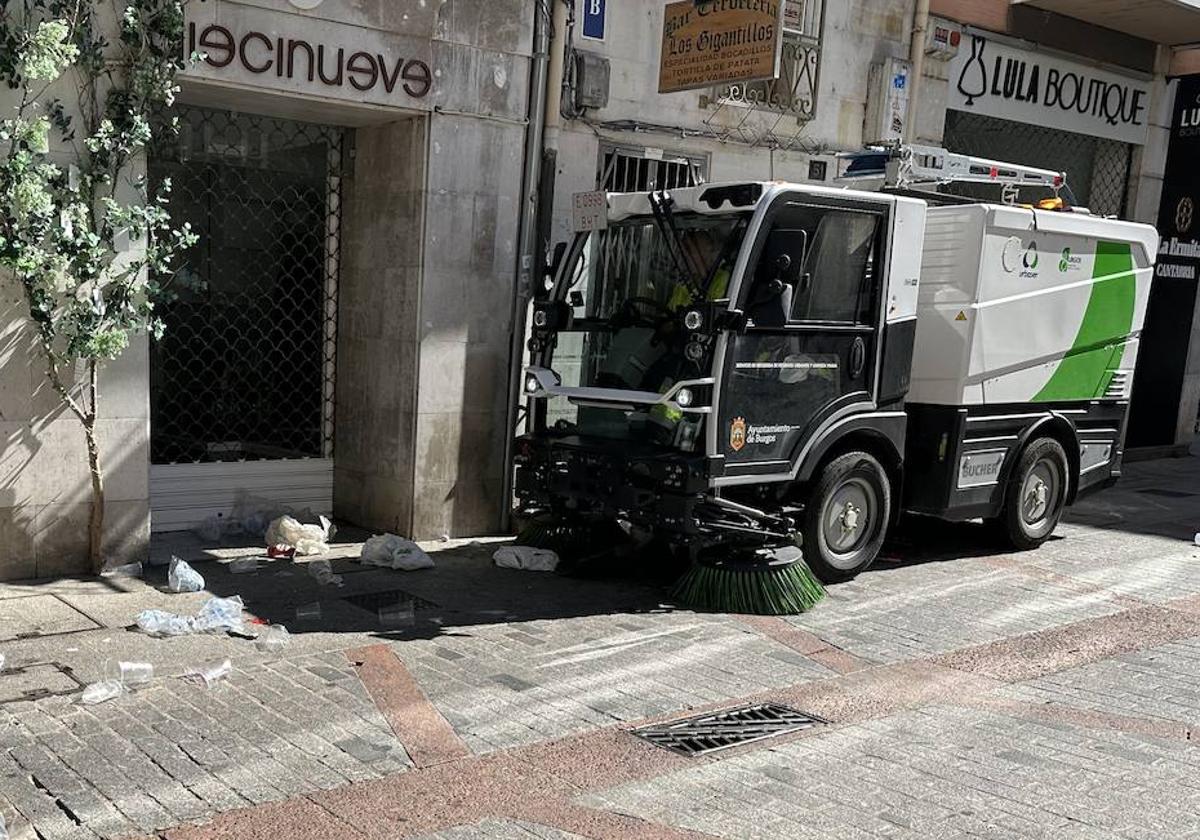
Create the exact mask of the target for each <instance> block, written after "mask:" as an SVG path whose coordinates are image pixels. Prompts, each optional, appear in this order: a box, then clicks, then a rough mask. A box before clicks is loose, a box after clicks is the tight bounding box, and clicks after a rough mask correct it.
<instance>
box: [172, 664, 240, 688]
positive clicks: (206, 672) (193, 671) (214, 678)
mask: <svg viewBox="0 0 1200 840" xmlns="http://www.w3.org/2000/svg"><path fill="white" fill-rule="evenodd" d="M231 673H233V663H232V662H231V661H229V660H228V659H222V660H220V661H219V662H209V663H207V664H205V665H201V666H200V667H199V668H190V669H188V671H187V672H186V673H185V674H184V675H183V676H184V679H192V680H196V681H198V682H203V683H204V686H205V688H212V687H213V684H214V683H218V682H220V681H221V680H223V679H225V678H226V677H228V676H229V675H230V674H231Z"/></svg>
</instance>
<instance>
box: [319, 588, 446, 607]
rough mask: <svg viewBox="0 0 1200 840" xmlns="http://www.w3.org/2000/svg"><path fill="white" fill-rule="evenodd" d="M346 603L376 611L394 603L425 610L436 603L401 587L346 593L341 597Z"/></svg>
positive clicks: (435, 605)
mask: <svg viewBox="0 0 1200 840" xmlns="http://www.w3.org/2000/svg"><path fill="white" fill-rule="evenodd" d="M342 600H343V601H345V602H346V603H347V604H353V605H354V606H356V607H358V608H359V609H364V610H366V611H367V612H372V613H373V612H378V610H379V608H380V607H390V606H394V605H396V604H412V606H413V609H416V610H427V609H431V608H436V607H437V604H435V603H433V602H432V601H426V600H425V599H424V598H418V597H417V596H416V595H413V594H411V593H408V592H405V591H404V590H403V589H389V590H387V591H385V592H363V593H362V594H361V595H347V596H346V597H345V598H342Z"/></svg>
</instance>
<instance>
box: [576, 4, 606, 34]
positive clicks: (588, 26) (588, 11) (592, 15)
mask: <svg viewBox="0 0 1200 840" xmlns="http://www.w3.org/2000/svg"><path fill="white" fill-rule="evenodd" d="M582 5H583V37H585V38H594V39H595V40H597V41H603V40H604V10H605V7H606V6H607V5H608V3H607V0H583V3H582Z"/></svg>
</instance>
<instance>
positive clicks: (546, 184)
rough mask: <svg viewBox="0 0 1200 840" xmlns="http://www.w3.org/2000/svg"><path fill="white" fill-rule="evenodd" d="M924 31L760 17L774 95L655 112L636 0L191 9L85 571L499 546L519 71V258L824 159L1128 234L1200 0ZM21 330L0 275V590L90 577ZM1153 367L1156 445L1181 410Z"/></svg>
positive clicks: (310, 3)
mask: <svg viewBox="0 0 1200 840" xmlns="http://www.w3.org/2000/svg"><path fill="white" fill-rule="evenodd" d="M764 2H768V4H770V0H764ZM923 5H924V4H922V3H920V2H917V0H836V1H835V0H785V2H784V3H783V7H782V9H780V13H781V16H782V20H783V25H784V36H783V48H782V55H781V59H780V64H779V77H778V78H777V79H775V80H773V81H765V82H749V83H734V84H719V85H712V86H708V87H703V88H699V89H690V90H684V91H680V92H673V93H661V94H660V93H659V81H660V60H661V57H662V49H663V35H664V24H665V18H666V15H667V14H668V10H667V8H666V7H667V3H666V2H664V0H636V1H635V0H570V2H565V0H552V1H548V2H547V3H545V4H542V3H533V2H528V0H491V2H487V3H482V2H477V0H441V1H440V2H437V3H434V2H425V0H396V1H395V2H370V3H368V2H363V0H192V2H190V3H189V4H188V6H187V15H188V20H187V27H186V32H185V41H186V43H185V44H184V45H182V48H183V49H184V50H185V51H186V52H189V53H190V52H193V51H194V52H196V53H198V54H200V55H202V59H201V60H200V61H199V62H198V63H197V64H195V65H194V66H192V67H191V68H190V69H189V70H188V71H187V72H186V73H185V74H184V76H183V78H182V79H181V85H182V92H181V95H180V97H179V104H178V107H176V108H175V109H174V110H173V111H172V113H171V114H169V115H164V118H166V117H168V116H177V117H179V119H180V124H181V130H180V132H179V134H178V136H176V137H173V138H170V139H166V140H163V141H161V142H158V143H156V144H155V145H154V146H153V148H152V149H151V150H150V152H149V154H148V156H147V160H146V161H145V169H146V173H147V175H148V176H149V178H150V179H151V180H152V181H161V180H163V179H166V178H170V179H171V182H172V184H173V185H174V191H173V198H172V210H173V212H174V213H175V215H176V217H177V218H178V219H180V220H186V221H188V222H190V223H191V224H192V226H193V228H194V229H195V230H196V231H197V232H198V233H199V234H200V244H199V245H197V246H196V248H195V249H193V251H192V252H190V253H189V254H188V255H187V258H186V260H185V262H186V265H187V268H186V271H187V273H188V275H189V276H190V279H193V280H198V281H201V282H200V283H199V284H195V285H191V286H189V287H188V288H187V289H186V290H184V291H182V292H181V294H180V296H179V299H178V300H177V301H175V302H174V303H173V304H171V306H170V308H169V309H168V311H167V312H166V320H167V332H166V335H165V336H164V338H163V339H162V340H161V341H157V342H150V341H148V340H146V339H144V338H143V339H139V340H137V341H135V343H134V345H133V346H132V347H131V348H130V350H129V351H128V352H127V353H126V354H125V355H124V356H123V357H122V358H121V359H120V360H119V361H118V362H116V363H114V364H112V365H110V366H109V367H108V368H107V369H106V370H105V371H104V374H103V377H104V378H103V388H104V392H105V394H106V398H105V402H104V406H105V413H104V416H103V417H102V420H101V437H102V445H103V447H104V450H105V457H106V459H107V461H108V464H109V481H108V504H107V523H108V524H107V529H106V532H107V537H106V546H107V553H108V554H109V556H110V557H112V558H113V559H118V560H121V561H129V560H135V559H138V558H139V557H141V556H143V555H144V554H145V551H146V547H147V545H148V542H149V539H150V534H151V532H152V531H170V530H181V529H188V528H192V527H194V526H196V525H197V523H200V522H202V521H204V520H206V519H207V518H209V517H211V516H214V515H218V514H219V515H223V516H232V515H233V514H234V513H235V510H236V508H237V507H238V505H239V504H247V503H249V504H253V500H254V499H255V498H266V499H270V500H272V501H273V502H276V503H282V504H286V505H291V506H294V507H297V508H306V507H307V508H311V509H313V510H317V511H329V510H332V511H333V512H334V514H335V515H336V516H337V517H339V518H341V519H343V520H345V521H348V522H351V523H354V524H356V525H361V526H364V527H367V528H370V529H374V530H378V531H383V530H387V531H393V532H397V533H401V534H406V535H410V536H414V537H417V538H431V537H438V536H440V535H443V534H450V535H455V536H459V535H468V534H479V533H488V532H495V531H496V530H497V529H498V528H500V527H501V524H502V522H503V519H504V517H503V514H504V508H505V500H506V492H505V491H506V475H507V472H506V465H505V450H506V445H507V441H508V439H509V437H510V428H511V427H510V421H511V420H512V417H511V416H510V413H509V412H510V410H511V407H512V404H513V402H514V400H513V399H512V397H511V388H512V382H513V380H512V377H511V371H512V366H513V362H514V361H515V357H516V356H517V355H518V354H517V352H516V348H518V347H519V346H520V342H519V341H518V342H514V340H513V338H514V314H515V312H516V308H515V307H514V295H516V294H517V293H518V291H519V290H521V289H523V288H525V286H526V284H527V283H528V281H529V280H530V278H531V277H533V276H534V273H535V269H536V259H537V258H536V252H537V248H536V247H535V248H533V249H532V251H531V250H530V249H529V248H528V247H526V243H525V241H524V240H525V239H526V238H527V237H528V233H527V231H523V228H522V219H523V218H527V216H528V208H529V207H530V202H529V201H527V200H524V199H525V198H526V197H527V196H528V192H529V189H530V186H531V184H530V181H529V177H528V175H529V172H530V159H531V157H530V155H528V154H527V152H529V151H533V152H534V153H535V154H534V155H533V156H532V157H533V158H537V157H538V155H537V154H536V153H538V152H540V151H541V146H542V143H543V141H542V132H541V128H542V127H543V126H542V115H541V114H540V112H539V111H538V108H537V107H536V106H538V105H540V103H541V101H542V92H541V91H540V90H538V89H535V85H534V83H535V81H536V80H537V79H538V78H539V70H540V69H543V70H544V63H543V62H547V63H548V64H549V66H550V68H551V71H550V74H549V75H550V81H549V90H548V93H547V95H546V96H545V102H546V106H547V113H546V114H545V118H544V127H545V139H544V144H545V147H546V152H547V153H546V154H545V155H544V156H541V158H540V159H541V160H543V161H544V162H545V164H546V166H545V167H544V168H543V172H542V179H541V182H540V185H539V189H540V196H541V201H540V202H539V203H540V206H539V208H538V211H539V216H538V218H539V222H540V223H539V225H538V226H537V228H538V230H537V236H536V237H535V239H534V242H535V244H537V245H541V246H544V247H546V248H547V249H548V248H549V247H550V246H552V245H553V244H554V243H556V242H560V241H563V240H565V239H567V238H568V237H569V235H570V228H571V204H572V199H573V196H574V194H575V193H578V192H585V191H590V190H595V189H598V188H599V189H608V190H649V189H669V188H672V187H678V186H684V185H690V184H695V183H699V182H702V181H725V180H735V179H787V180H793V181H811V182H817V183H822V182H829V181H831V180H833V179H834V178H835V177H836V176H837V174H838V164H839V161H838V159H837V157H836V155H837V153H838V152H841V151H848V150H857V149H859V148H861V147H862V146H863V145H864V144H865V143H871V142H875V141H894V140H899V139H906V140H913V141H919V142H928V143H933V144H938V145H944V146H946V147H947V148H949V149H951V150H952V151H958V152H965V153H970V154H976V155H983V156H988V157H995V158H999V159H1007V160H1013V161H1018V162H1021V163H1025V164H1029V165H1040V166H1046V167H1052V168H1055V169H1061V170H1065V171H1066V172H1067V173H1068V180H1069V183H1070V184H1071V186H1072V188H1073V190H1074V192H1075V194H1076V196H1077V198H1078V199H1079V200H1080V202H1081V203H1083V204H1086V205H1088V206H1089V207H1091V209H1092V210H1093V211H1094V212H1102V213H1106V214H1113V215H1118V216H1122V217H1124V218H1131V219H1137V220H1142V221H1150V222H1153V221H1155V219H1156V218H1157V217H1158V214H1159V204H1160V198H1161V195H1162V192H1163V190H1162V183H1163V177H1164V168H1165V166H1166V157H1167V147H1168V142H1169V138H1170V125H1171V118H1172V103H1173V102H1174V87H1173V86H1172V84H1171V83H1170V82H1169V79H1168V73H1169V71H1170V67H1171V62H1172V60H1173V58H1175V57H1174V56H1173V55H1172V50H1171V49H1170V45H1172V44H1175V43H1181V41H1180V40H1179V39H1181V38H1183V39H1185V40H1186V39H1187V38H1189V37H1190V39H1191V40H1192V41H1197V42H1200V32H1197V31H1196V29H1197V19H1198V17H1200V10H1197V9H1196V8H1195V7H1196V6H1198V5H1200V3H1192V2H1190V0H1189V2H1176V0H1137V2H1134V3H1131V4H1124V5H1125V6H1137V7H1139V8H1143V7H1144V8H1143V11H1144V12H1146V13H1145V14H1143V15H1141V17H1138V16H1136V15H1135V16H1134V17H1133V18H1130V19H1129V20H1126V19H1125V18H1123V17H1121V13H1120V12H1119V11H1112V9H1111V8H1110V7H1114V4H1092V3H1088V2H1084V0H1078V2H1076V0H1031V2H1012V0H931V3H930V5H931V7H932V8H931V11H932V17H931V18H930V19H929V21H928V23H927V24H926V23H924V22H923V19H922V17H921V10H922V7H923ZM1100 6H1103V7H1104V9H1100V8H1099V7H1100ZM1151 7H1154V8H1151ZM1105 10H1108V11H1105ZM1168 12H1169V13H1170V16H1171V17H1170V20H1169V21H1168V22H1167V23H1166V24H1163V23H1162V21H1164V20H1166V18H1165V17H1164V16H1165V15H1167V14H1168ZM551 13H553V15H554V19H555V23H556V25H555V26H554V27H553V36H554V39H553V41H551V42H550V47H549V48H548V49H547V50H542V49H540V48H539V47H538V40H537V38H538V32H539V31H540V30H539V27H538V19H539V18H538V16H539V14H541V15H545V16H546V17H549V16H550V14H551ZM1106 15H1107V16H1108V17H1106ZM1176 15H1181V16H1178V17H1177V16H1176ZM1118 18H1120V19H1118ZM1147 21H1150V22H1151V24H1153V25H1151V24H1148V23H1146V22H1147ZM1154 22H1157V23H1154ZM1189 27H1190V28H1189ZM914 33H916V45H914ZM918 54H919V55H920V58H921V60H920V61H919V62H914V61H913V59H914V58H915V57H916V56H917V55H918ZM559 58H561V59H562V65H561V66H562V72H561V82H562V84H561V85H560V84H559V82H560V77H559V76H558V75H556V72H555V68H556V66H557V59H559ZM917 65H919V66H917ZM910 102H915V105H914V106H912V107H910ZM531 114H536V119H535V120H534V121H531V120H530V115H531ZM535 129H536V130H535ZM530 144H533V146H536V147H537V148H533V147H532V146H531V145H530ZM1198 198H1200V197H1198ZM1193 286H1194V281H1193ZM1171 299H1178V297H1177V296H1176V297H1174V298H1171ZM1194 299H1195V295H1194V293H1193V295H1192V300H1193V301H1194ZM1193 305H1194V304H1193ZM22 310H23V301H22V300H21V299H20V295H19V293H18V290H15V289H13V288H12V287H11V284H8V283H7V282H6V281H4V280H3V279H2V278H0V446H2V447H3V448H2V449H0V547H2V548H0V579H5V578H7V579H15V578H27V577H35V576H51V575H56V574H60V573H64V572H70V571H77V570H81V569H83V568H84V567H85V566H86V548H87V528H86V523H87V511H88V504H89V499H90V496H89V488H88V482H87V469H86V458H85V457H84V450H83V435H82V432H81V430H80V429H79V428H78V424H77V423H76V421H74V420H73V419H72V418H69V417H67V416H65V415H64V414H63V412H62V411H61V409H60V408H58V406H57V398H56V397H55V396H54V395H53V393H52V391H51V389H50V388H49V386H48V385H47V384H45V383H44V382H43V379H44V376H43V375H42V374H41V371H40V367H39V365H40V362H39V360H38V358H37V355H36V353H35V352H34V351H33V345H32V342H31V339H30V335H29V331H28V327H27V325H26V324H24V323H23V321H22ZM1176 320H1179V319H1176ZM1150 328H1151V327H1148V330H1149V329H1150ZM1193 331H1195V329H1194V325H1193ZM517 332H518V334H519V330H518V331H517ZM1171 341H1178V336H1177V335H1173V337H1172V338H1171ZM1193 346H1194V347H1195V348H1200V341H1196V342H1194V345H1193ZM1180 352H1182V353H1184V355H1185V356H1186V359H1187V361H1186V363H1185V364H1184V365H1182V366H1181V372H1180V374H1179V377H1178V379H1179V382H1178V388H1179V389H1180V391H1179V393H1180V396H1179V398H1178V399H1177V400H1175V403H1176V405H1177V410H1178V413H1177V415H1176V416H1175V417H1174V419H1173V421H1172V423H1170V424H1168V425H1169V426H1170V427H1171V429H1172V430H1173V433H1174V437H1173V439H1172V441H1171V442H1172V443H1173V444H1178V443H1180V442H1182V441H1183V440H1185V439H1186V438H1187V435H1188V434H1189V433H1190V430H1191V429H1192V428H1194V424H1195V416H1194V415H1195V406H1196V404H1197V402H1200V358H1195V357H1196V356H1197V355H1200V350H1198V351H1195V352H1193V351H1188V350H1187V348H1184V349H1183V350H1180ZM1189 353H1190V355H1189ZM1146 355H1147V354H1145V353H1143V356H1146ZM1148 387H1154V388H1161V387H1165V386H1161V385H1156V386H1148ZM1171 387H1174V386H1173V385H1172V386H1171ZM1188 389H1191V390H1190V391H1189V390H1188ZM1136 402H1137V401H1136V399H1135V404H1136ZM1188 406H1190V407H1191V414H1190V415H1189V413H1188V412H1189V409H1188Z"/></svg>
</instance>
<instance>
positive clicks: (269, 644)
mask: <svg viewBox="0 0 1200 840" xmlns="http://www.w3.org/2000/svg"><path fill="white" fill-rule="evenodd" d="M291 640H292V634H291V633H289V632H288V629H287V628H286V627H284V626H283V625H282V624H272V625H271V626H270V627H267V628H266V629H264V630H263V631H262V632H261V633H259V634H258V642H257V643H256V644H257V646H258V649H259V650H261V651H263V652H265V653H278V652H279V651H281V650H283V648H285V647H287V643H288V642H290V641H291Z"/></svg>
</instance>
